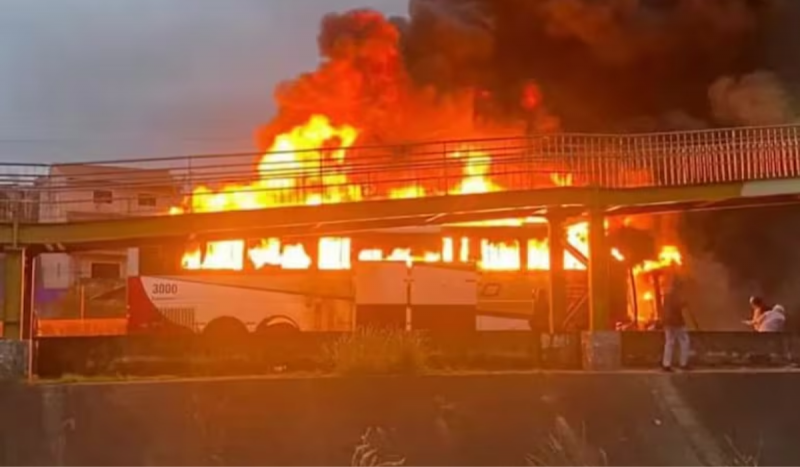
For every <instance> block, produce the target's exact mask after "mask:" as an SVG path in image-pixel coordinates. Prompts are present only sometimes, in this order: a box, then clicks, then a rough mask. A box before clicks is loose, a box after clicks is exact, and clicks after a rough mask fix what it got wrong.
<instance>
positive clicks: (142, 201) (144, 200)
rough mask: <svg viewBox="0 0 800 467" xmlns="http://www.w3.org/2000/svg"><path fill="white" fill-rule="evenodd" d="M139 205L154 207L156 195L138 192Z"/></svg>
mask: <svg viewBox="0 0 800 467" xmlns="http://www.w3.org/2000/svg"><path fill="white" fill-rule="evenodd" d="M138 201H139V207H143V208H154V207H156V197H155V196H153V195H145V194H139V200H138Z"/></svg>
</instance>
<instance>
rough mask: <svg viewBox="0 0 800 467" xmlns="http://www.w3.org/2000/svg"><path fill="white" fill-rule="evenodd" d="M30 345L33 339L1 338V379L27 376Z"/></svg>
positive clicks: (19, 378) (17, 378) (18, 378)
mask: <svg viewBox="0 0 800 467" xmlns="http://www.w3.org/2000/svg"><path fill="white" fill-rule="evenodd" d="M30 345H31V341H23V340H0V381H7V380H21V379H24V378H25V377H27V375H28V365H29V362H30Z"/></svg>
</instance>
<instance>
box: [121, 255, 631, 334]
mask: <svg viewBox="0 0 800 467" xmlns="http://www.w3.org/2000/svg"><path fill="white" fill-rule="evenodd" d="M567 276H568V284H570V287H569V293H568V305H569V310H568V312H567V315H566V316H558V317H554V318H553V319H554V327H555V330H557V331H566V330H575V329H583V328H585V326H586V323H587V322H588V303H587V300H586V281H585V279H586V273H585V272H584V271H574V272H573V271H570V272H569V273H568V275H567ZM547 284H548V275H547V272H545V271H532V272H522V273H520V272H479V271H477V270H476V269H475V268H474V267H473V268H464V267H454V266H452V265H442V264H415V265H413V266H411V267H409V266H406V264H405V263H400V262H375V263H367V262H364V263H360V264H359V265H358V266H356V267H354V268H353V270H350V271H308V270H302V271H271V272H269V273H268V274H264V273H256V272H244V273H243V272H232V273H226V272H219V273H215V272H211V271H202V272H201V273H185V274H174V275H147V276H134V277H130V278H129V279H128V287H127V295H128V298H127V304H128V322H129V332H131V333H147V332H155V331H158V330H162V329H167V328H168V329H175V328H180V329H181V330H191V331H194V332H203V331H204V330H205V329H206V328H207V327H208V326H209V324H211V323H213V322H215V320H220V319H228V320H231V319H233V320H236V321H237V322H239V323H241V324H242V325H243V326H244V327H246V328H247V329H248V330H249V331H250V332H261V331H269V330H273V329H277V328H286V329H288V328H291V329H296V330H300V331H349V330H353V329H355V328H356V327H358V326H379V327H394V328H404V329H429V330H475V329H478V330H523V329H524V330H529V329H535V330H542V331H545V330H547V329H549V316H548V312H549V306H548V303H547V297H546V295H547ZM621 294H622V296H621V297H620V293H617V294H616V296H617V297H619V298H618V299H619V300H625V297H624V294H625V292H624V290H623V291H622V292H621ZM612 309H621V310H623V311H622V313H623V314H624V313H625V311H624V310H625V309H626V308H625V306H624V305H622V306H619V305H618V306H614V307H613V308H612ZM611 319H612V320H618V319H620V316H612V317H611Z"/></svg>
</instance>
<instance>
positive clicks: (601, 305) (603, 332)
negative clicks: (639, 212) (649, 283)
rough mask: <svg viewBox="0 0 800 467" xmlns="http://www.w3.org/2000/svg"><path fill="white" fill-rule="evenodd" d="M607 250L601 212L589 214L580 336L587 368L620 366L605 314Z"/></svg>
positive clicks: (618, 350) (617, 343)
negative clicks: (585, 325) (586, 322)
mask: <svg viewBox="0 0 800 467" xmlns="http://www.w3.org/2000/svg"><path fill="white" fill-rule="evenodd" d="M610 262H611V249H610V247H609V244H608V242H607V239H606V229H605V217H604V214H603V211H601V210H593V211H592V212H590V213H589V313H590V315H591V316H590V326H589V328H590V329H589V332H587V333H584V334H583V336H582V343H583V345H582V347H583V367H584V368H585V369H587V370H611V369H616V368H619V367H620V365H621V356H622V350H621V342H620V335H619V333H618V332H616V331H614V330H612V329H611V323H610V319H609V317H610V316H611V314H610V306H611V300H610V297H609V292H608V290H609V285H610V284H609V282H608V281H609V266H610Z"/></svg>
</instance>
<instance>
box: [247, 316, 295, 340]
mask: <svg viewBox="0 0 800 467" xmlns="http://www.w3.org/2000/svg"><path fill="white" fill-rule="evenodd" d="M298 332H300V327H299V326H298V325H297V323H295V322H294V320H292V319H291V318H287V317H285V316H273V317H270V318H267V319H265V320H263V321H261V322H260V323H258V326H257V327H256V330H255V334H257V335H261V336H286V335H292V334H295V333H298Z"/></svg>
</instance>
